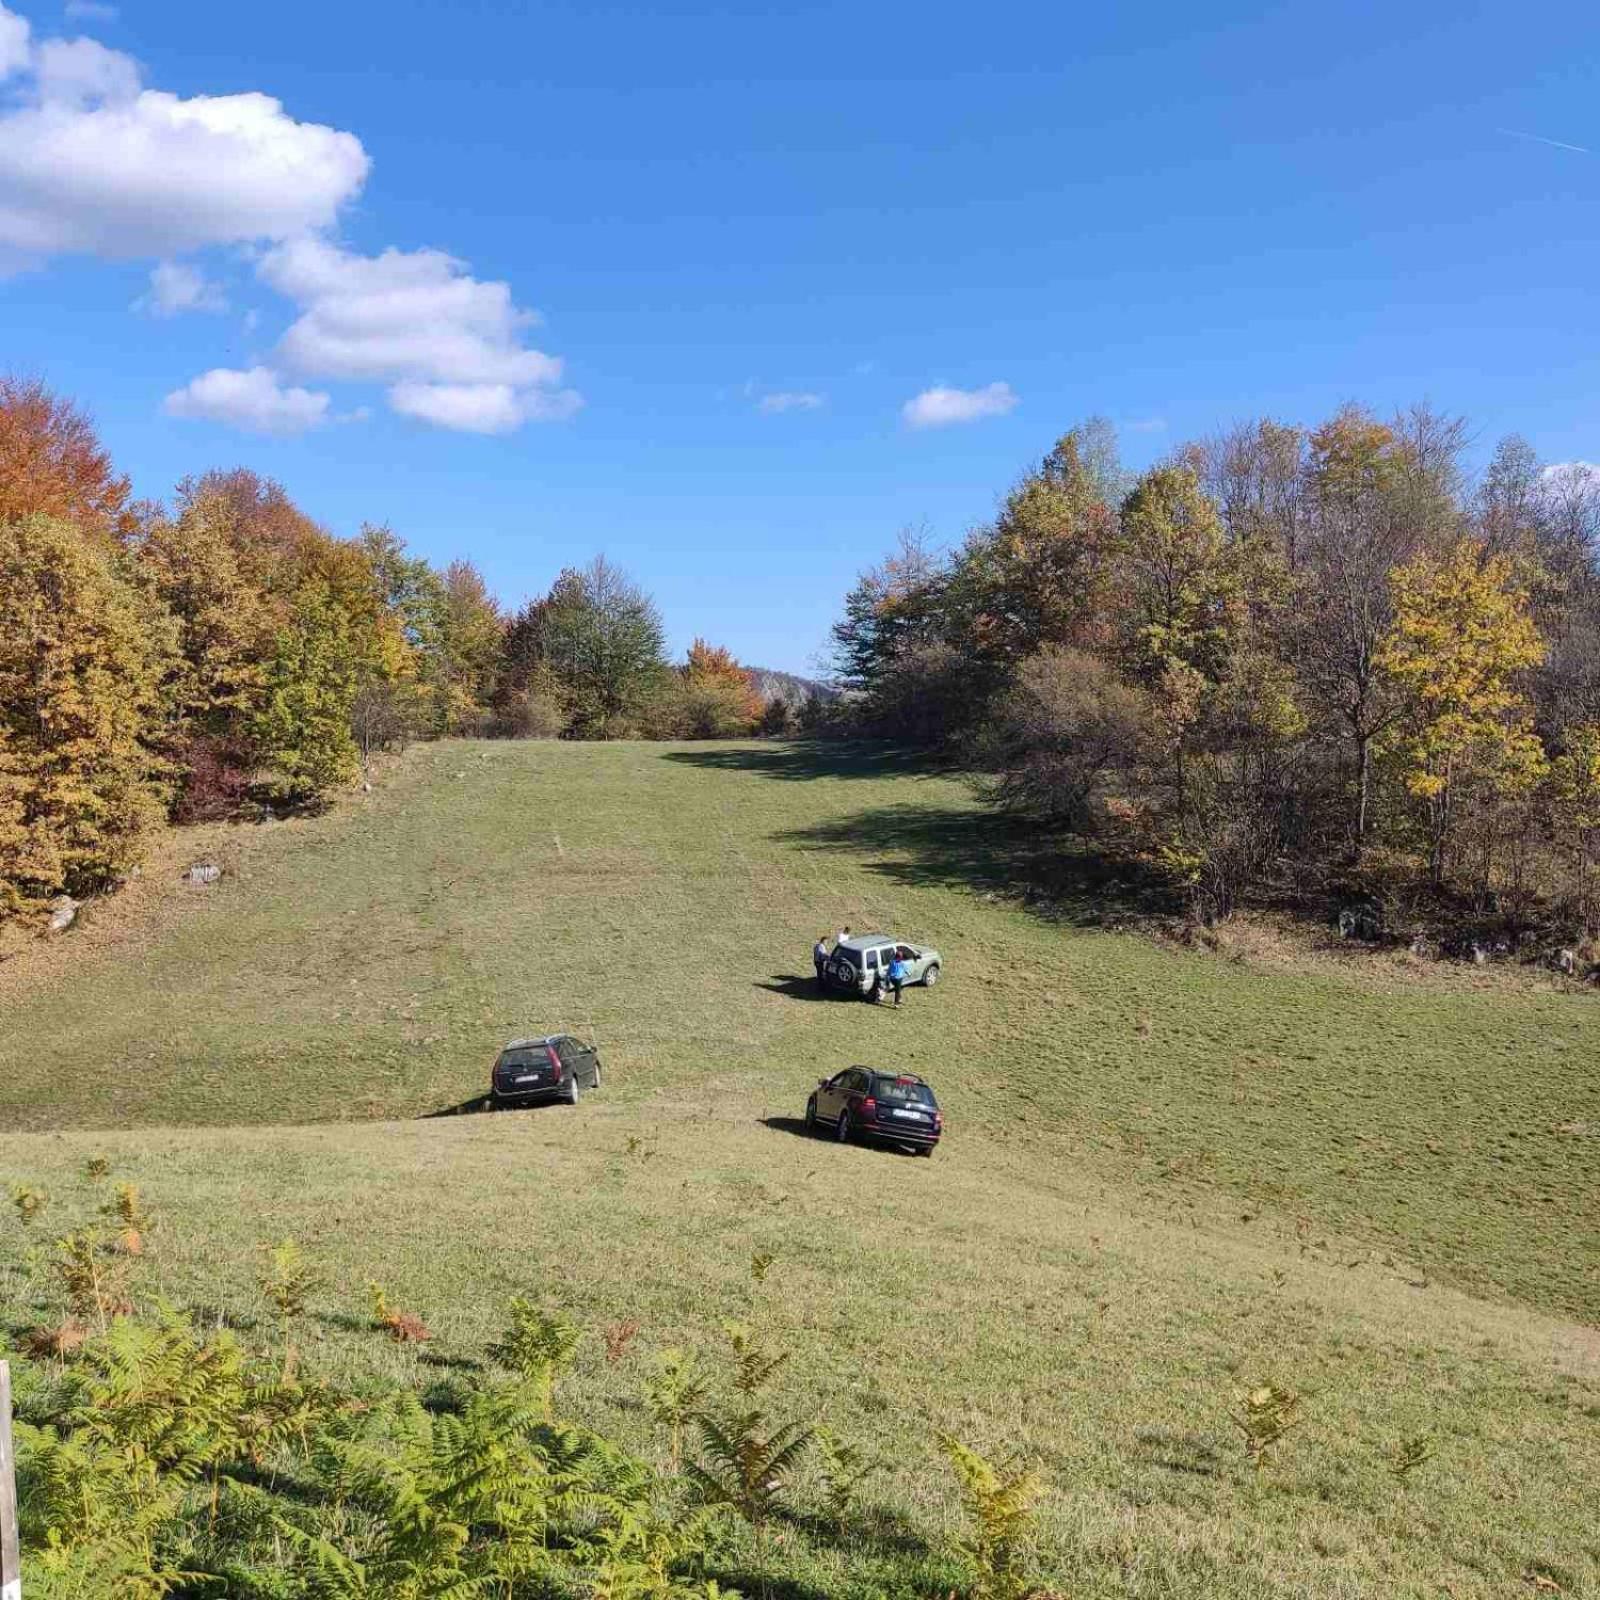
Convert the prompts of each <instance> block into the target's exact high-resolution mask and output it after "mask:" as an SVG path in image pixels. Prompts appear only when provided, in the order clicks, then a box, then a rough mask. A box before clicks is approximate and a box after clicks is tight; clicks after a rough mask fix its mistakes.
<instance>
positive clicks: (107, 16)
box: [65, 0, 121, 22]
mask: <svg viewBox="0 0 1600 1600" xmlns="http://www.w3.org/2000/svg"><path fill="white" fill-rule="evenodd" d="M65 11H66V17H67V20H68V21H69V22H115V21H116V20H117V18H118V16H120V15H121V13H120V12H119V11H118V10H117V8H116V7H115V6H108V5H107V4H106V3H105V0H67V4H66V7H65Z"/></svg>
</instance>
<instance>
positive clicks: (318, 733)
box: [251, 580, 364, 803]
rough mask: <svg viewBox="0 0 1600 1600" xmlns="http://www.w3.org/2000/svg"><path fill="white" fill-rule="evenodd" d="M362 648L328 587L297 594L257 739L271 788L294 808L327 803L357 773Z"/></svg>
mask: <svg viewBox="0 0 1600 1600" xmlns="http://www.w3.org/2000/svg"><path fill="white" fill-rule="evenodd" d="M363 655H364V652H363V649H362V646H361V643H360V642H359V640H358V639H357V638H356V637H355V629H354V628H353V626H352V622H351V617H350V613H349V612H348V611H347V610H346V609H345V608H344V607H343V606H342V605H341V604H340V603H339V600H338V597H337V596H336V594H335V593H334V591H333V590H332V588H331V587H330V586H329V585H328V584H327V583H326V581H319V580H312V581H308V582H307V583H306V584H304V585H303V586H302V588H301V590H300V592H299V593H298V594H297V595H296V597H295V601H294V605H293V608H292V610H291V612H290V615H289V619H288V622H287V623H286V625H285V626H284V627H282V628H281V629H280V630H279V631H278V634H277V636H276V638H275V640H274V648H273V654H272V657H271V659H270V661H269V662H268V663H267V672H266V684H265V693H264V695H263V699H262V705H261V709H260V711H259V712H258V713H257V715H256V717H255V719H254V721H253V724H252V727H251V733H252V736H253V739H254V742H255V746H256V749H257V751H258V753H259V758H260V760H261V761H262V763H263V764H264V766H265V767H266V768H267V769H269V771H270V773H271V777H272V786H273V788H274V789H275V790H276V791H277V792H278V793H279V794H280V795H281V796H282V797H283V798H284V799H286V800H289V801H291V802H295V803H304V802H306V801H315V800H321V799H324V798H326V796H328V795H329V794H330V793H332V792H333V791H334V790H335V789H337V788H338V787H339V786H340V785H341V784H344V783H348V782H349V781H350V780H351V779H352V778H353V777H354V776H355V774H356V770H357V765H358V756H357V749H356V744H355V740H354V737H353V735H352V731H351V712H352V709H353V707H354V705H355V700H356V694H357V692H358V690H359V689H360V686H361V671H362V662H363Z"/></svg>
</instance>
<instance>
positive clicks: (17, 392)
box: [0, 377, 131, 538]
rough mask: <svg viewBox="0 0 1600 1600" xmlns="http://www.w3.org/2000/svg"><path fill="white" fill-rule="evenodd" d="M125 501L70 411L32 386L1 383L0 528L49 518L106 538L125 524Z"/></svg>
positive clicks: (125, 488)
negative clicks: (28, 518) (2, 525)
mask: <svg viewBox="0 0 1600 1600" xmlns="http://www.w3.org/2000/svg"><path fill="white" fill-rule="evenodd" d="M128 495H129V484H128V480H127V479H126V478H125V477H123V476H122V474H121V473H119V472H117V471H116V469H115V468H114V467H113V466H112V464H111V458H110V456H109V455H108V454H107V453H106V451H105V449H104V448H103V447H102V446H101V444H100V440H99V438H98V437H97V436H96V434H95V431H94V425H93V424H92V423H91V422H90V421H89V418H88V417H87V416H86V415H85V414H84V413H83V412H82V411H80V410H79V409H78V407H77V406H75V405H73V404H72V403H71V402H70V401H68V400H63V399H60V398H58V397H57V396H55V395H53V394H51V393H50V391H49V390H48V389H46V388H45V386H44V385H43V384H42V383H39V382H37V381H35V380H30V379H22V378H14V377H0V524H3V523H7V522H14V521H18V520H20V519H21V518H23V517H28V516H43V517H53V518H55V519H57V520H59V521H62V522H68V523H71V524H72V525H73V526H75V527H78V528H81V529H82V530H83V531H84V532H85V533H89V534H98V535H101V536H104V537H107V538H110V537H113V536H115V535H117V534H120V533H123V532H125V531H127V529H128V528H129V527H130V526H131V515H130V512H129V509H128Z"/></svg>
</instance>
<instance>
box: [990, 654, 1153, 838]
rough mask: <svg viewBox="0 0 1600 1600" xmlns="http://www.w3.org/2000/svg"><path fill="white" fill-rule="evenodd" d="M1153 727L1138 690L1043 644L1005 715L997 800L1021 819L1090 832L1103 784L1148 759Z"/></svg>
mask: <svg viewBox="0 0 1600 1600" xmlns="http://www.w3.org/2000/svg"><path fill="white" fill-rule="evenodd" d="M1150 726H1151V708H1150V706H1149V704H1148V701H1147V699H1146V697H1145V694H1144V692H1143V691H1142V690H1141V689H1139V688H1137V687H1136V686H1135V685H1133V684H1130V683H1128V682H1126V681H1125V680H1124V679H1122V678H1121V677H1120V676H1119V675H1118V674H1117V672H1116V671H1115V669H1114V668H1112V667H1111V666H1110V665H1108V664H1107V663H1106V662H1104V661H1102V660H1100V659H1099V658H1097V657H1095V656H1092V655H1089V654H1087V653H1086V652H1084V651H1081V650H1073V649H1070V648H1068V647H1067V646H1064V645H1046V646H1045V648H1044V649H1043V650H1041V651H1039V652H1038V654H1037V655H1034V656H1030V657H1029V658H1028V659H1027V660H1026V661H1024V662H1023V663H1022V666H1021V668H1020V669H1019V671H1018V673H1017V678H1016V682H1015V684H1014V685H1013V686H1012V688H1011V691H1010V693H1009V694H1008V695H1007V696H1006V699H1005V701H1004V702H1003V704H1002V706H1001V709H1000V716H999V719H998V727H997V735H996V739H997V743H996V747H995V756H996V758H997V760H998V763H999V767H1000V778H999V783H998V786H997V798H998V799H999V800H1000V802H1001V803H1002V804H1003V805H1005V806H1006V807H1007V808H1008V809H1010V810H1013V811H1018V812H1021V813H1023V814H1024V815H1027V816H1031V817H1037V818H1038V819H1040V820H1041V821H1044V822H1048V823H1053V824H1057V825H1061V826H1065V827H1068V828H1071V829H1073V830H1074V831H1076V832H1079V833H1090V832H1093V831H1094V830H1095V829H1096V827H1097V826H1098V825H1099V822H1100V802H1101V800H1102V799H1103V797H1104V791H1105V788H1106V785H1107V784H1108V783H1109V782H1111V781H1114V780H1116V779H1117V778H1119V777H1120V778H1123V779H1126V778H1127V777H1128V775H1129V774H1130V773H1131V772H1132V771H1133V769H1134V768H1135V767H1136V766H1137V765H1138V763H1139V762H1140V761H1141V760H1142V759H1143V757H1144V754H1145V749H1146V744H1147V737H1148V730H1149V728H1150Z"/></svg>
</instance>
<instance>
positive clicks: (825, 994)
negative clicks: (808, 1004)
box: [751, 972, 846, 1000]
mask: <svg viewBox="0 0 1600 1600" xmlns="http://www.w3.org/2000/svg"><path fill="white" fill-rule="evenodd" d="M751 987H752V988H754V989H765V990H766V991H767V993H768V994H781V995H782V996H783V997H784V999H786V1000H842V999H844V998H846V997H845V996H844V995H841V994H837V993H835V992H834V991H832V990H830V989H819V988H818V987H817V980H816V978H815V977H802V976H801V975H800V974H799V973H795V972H774V973H773V974H772V981H771V982H770V983H756V984H752V985H751Z"/></svg>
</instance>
